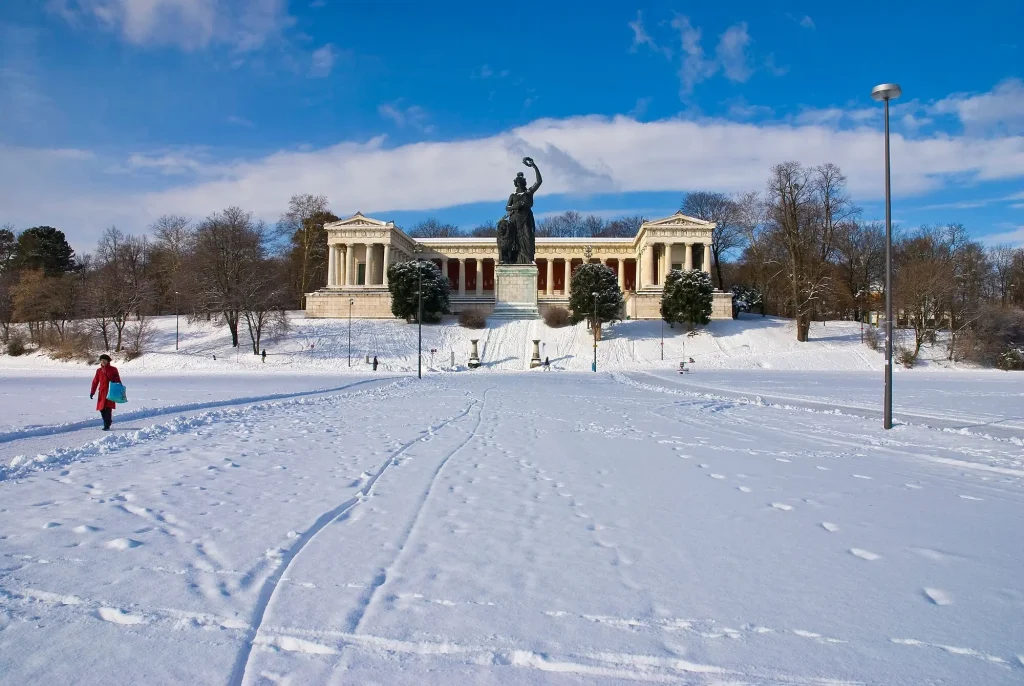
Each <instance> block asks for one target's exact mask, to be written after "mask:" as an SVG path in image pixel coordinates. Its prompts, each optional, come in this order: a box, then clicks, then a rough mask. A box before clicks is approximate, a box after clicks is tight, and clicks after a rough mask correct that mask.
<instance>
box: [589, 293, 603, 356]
mask: <svg viewBox="0 0 1024 686" xmlns="http://www.w3.org/2000/svg"><path fill="white" fill-rule="evenodd" d="M591 295H592V296H594V365H593V369H594V371H595V372H596V371H597V332H598V329H599V327H600V326H601V324H600V323H599V322H598V320H597V291H594V292H593V293H591Z"/></svg>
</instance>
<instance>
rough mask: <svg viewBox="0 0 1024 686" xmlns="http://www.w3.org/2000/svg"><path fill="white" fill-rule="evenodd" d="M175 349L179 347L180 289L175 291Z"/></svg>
mask: <svg viewBox="0 0 1024 686" xmlns="http://www.w3.org/2000/svg"><path fill="white" fill-rule="evenodd" d="M174 349H175V350H177V349H178V291H174Z"/></svg>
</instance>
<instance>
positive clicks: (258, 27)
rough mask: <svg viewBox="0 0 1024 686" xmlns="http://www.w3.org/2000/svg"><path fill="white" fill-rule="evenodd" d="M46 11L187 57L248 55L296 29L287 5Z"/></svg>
mask: <svg viewBox="0 0 1024 686" xmlns="http://www.w3.org/2000/svg"><path fill="white" fill-rule="evenodd" d="M47 8H48V9H49V10H50V11H51V12H53V13H54V14H56V15H58V16H60V17H62V18H64V19H65V20H66V21H67V22H68V23H70V24H71V25H73V26H75V27H78V28H80V29H84V30H89V29H93V28H99V29H101V30H106V31H116V32H118V33H120V34H121V36H122V38H123V39H124V40H125V41H126V42H128V43H131V44H134V45H139V46H144V47H148V46H166V45H173V46H176V47H179V48H181V49H182V50H186V51H193V50H199V49H202V48H206V47H208V46H209V45H211V44H214V43H218V44H224V45H228V46H230V47H231V48H233V49H234V50H237V51H239V52H249V51H252V50H256V49H258V48H260V47H262V46H263V45H264V44H265V43H266V42H267V40H268V39H270V38H273V37H275V36H276V35H278V34H279V33H280V32H281V31H283V30H284V29H285V28H288V27H290V26H292V25H293V24H294V23H295V20H294V18H293V17H292V16H291V15H289V14H288V11H287V0H49V2H48V3H47Z"/></svg>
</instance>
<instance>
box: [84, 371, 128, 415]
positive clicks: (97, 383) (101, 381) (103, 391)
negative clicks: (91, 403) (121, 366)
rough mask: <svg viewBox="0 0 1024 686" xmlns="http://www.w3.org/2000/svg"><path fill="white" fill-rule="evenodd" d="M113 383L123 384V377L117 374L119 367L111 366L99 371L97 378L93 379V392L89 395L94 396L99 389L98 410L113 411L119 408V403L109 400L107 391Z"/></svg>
mask: <svg viewBox="0 0 1024 686" xmlns="http://www.w3.org/2000/svg"><path fill="white" fill-rule="evenodd" d="M111 381H113V382H115V383H121V375H120V374H118V373H117V367H115V366H113V365H110V364H108V365H107V366H106V367H100V368H99V369H97V370H96V376H94V377H92V390H91V391H89V395H94V394H95V393H96V389H97V388H99V391H100V394H99V395H98V396H97V397H96V409H97V410H113V409H114V408H115V407H117V403H115V402H113V401H112V400H107V389H108V388H110V382H111Z"/></svg>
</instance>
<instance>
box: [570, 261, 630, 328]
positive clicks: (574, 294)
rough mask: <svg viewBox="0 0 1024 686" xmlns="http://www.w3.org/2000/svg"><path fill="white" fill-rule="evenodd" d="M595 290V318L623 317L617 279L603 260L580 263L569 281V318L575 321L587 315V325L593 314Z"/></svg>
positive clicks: (616, 318)
mask: <svg viewBox="0 0 1024 686" xmlns="http://www.w3.org/2000/svg"><path fill="white" fill-rule="evenodd" d="M594 293H597V319H598V321H599V322H601V323H604V322H613V321H617V320H619V319H622V309H623V306H624V304H625V303H624V302H623V299H622V291H620V290H619V283H618V279H616V278H615V272H614V271H613V270H612V268H611V267H606V266H605V265H603V264H581V265H580V266H579V267H578V268H577V269H576V271H575V272H573V275H572V281H570V282H569V310H570V311H571V312H572V316H571V317H570V318H569V320H570V321H571V322H572V323H573V324H575V323H577V322H580V321H583V320H584V319H587V320H588V321H590V325H591V326H593V325H594V322H593V321H592V319H593V315H594Z"/></svg>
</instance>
